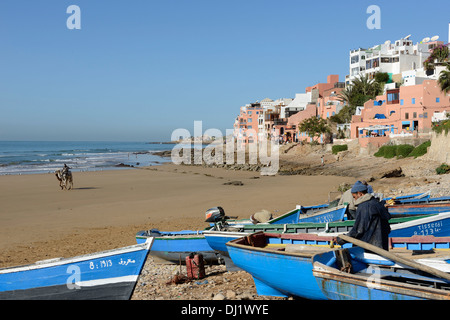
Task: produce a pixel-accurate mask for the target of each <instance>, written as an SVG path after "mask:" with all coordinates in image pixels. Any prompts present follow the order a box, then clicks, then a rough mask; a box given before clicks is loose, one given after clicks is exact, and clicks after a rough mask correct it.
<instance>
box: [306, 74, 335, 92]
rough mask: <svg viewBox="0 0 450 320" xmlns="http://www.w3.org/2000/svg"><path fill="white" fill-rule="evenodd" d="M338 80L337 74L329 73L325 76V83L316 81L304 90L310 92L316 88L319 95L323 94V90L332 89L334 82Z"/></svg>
mask: <svg viewBox="0 0 450 320" xmlns="http://www.w3.org/2000/svg"><path fill="white" fill-rule="evenodd" d="M338 82H339V75H337V74H330V75H329V76H328V77H327V82H326V83H317V84H315V85H313V86H311V87H306V92H311V91H312V90H314V89H316V90H317V91H318V92H319V97H323V96H324V92H325V91H326V90H329V89H333V88H334V87H335V85H336V83H338Z"/></svg>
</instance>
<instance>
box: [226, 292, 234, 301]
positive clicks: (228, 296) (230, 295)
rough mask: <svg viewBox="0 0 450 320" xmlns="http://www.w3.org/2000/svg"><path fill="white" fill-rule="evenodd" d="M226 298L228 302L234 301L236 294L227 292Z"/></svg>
mask: <svg viewBox="0 0 450 320" xmlns="http://www.w3.org/2000/svg"><path fill="white" fill-rule="evenodd" d="M226 297H227V299H228V300H232V299H235V298H236V292H234V291H233V290H227V292H226Z"/></svg>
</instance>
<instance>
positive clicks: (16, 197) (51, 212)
mask: <svg viewBox="0 0 450 320" xmlns="http://www.w3.org/2000/svg"><path fill="white" fill-rule="evenodd" d="M306 151H307V150H306ZM306 151H305V147H301V146H297V147H295V148H293V149H291V150H290V151H289V152H288V153H286V154H282V156H281V158H282V161H283V166H282V168H281V169H280V172H279V173H278V174H277V175H275V176H262V175H260V173H259V172H256V171H246V170H238V169H232V170H230V168H228V169H225V168H212V167H203V166H187V165H174V164H164V165H158V166H150V167H143V168H134V169H122V170H110V171H95V172H74V189H73V190H70V191H62V190H61V189H60V188H59V185H58V181H57V179H56V177H55V176H54V174H50V173H48V174H29V175H3V176H0V203H1V207H0V221H1V222H2V223H1V224H0V248H1V251H0V252H1V253H0V267H9V266H15V265H22V264H28V263H33V262H35V261H38V260H44V259H51V258H56V257H72V256H76V255H81V254H87V253H92V252H98V251H103V250H108V249H114V248H119V247H123V246H128V245H133V244H135V243H136V242H135V234H136V232H137V231H140V230H145V229H150V228H158V229H160V230H162V231H176V230H185V229H203V228H205V227H207V225H208V224H207V223H205V222H204V220H205V211H206V210H207V209H209V208H212V207H215V206H221V207H223V208H224V210H225V212H226V214H227V215H229V216H237V217H239V218H248V217H249V216H250V215H251V214H253V213H255V212H256V211H259V210H262V209H265V210H269V211H270V212H272V213H273V215H274V216H278V215H281V214H283V213H285V212H287V211H289V210H291V209H293V208H295V206H296V205H305V206H306V205H315V204H320V203H324V202H327V201H328V200H330V199H331V200H333V199H334V198H335V197H336V196H337V195H338V193H337V190H338V187H339V185H341V184H343V183H347V184H353V183H354V182H355V181H356V180H357V179H367V180H368V181H370V183H371V185H372V186H373V187H374V189H375V190H376V191H377V192H382V193H384V194H385V195H395V194H402V193H403V194H408V193H418V192H426V191H430V192H431V194H432V196H439V195H448V194H449V193H450V179H449V178H448V175H443V176H437V175H436V174H435V172H434V168H436V166H437V164H438V163H437V162H433V161H430V160H426V159H413V158H409V159H400V160H397V159H389V160H387V159H382V158H381V159H380V158H376V157H373V156H361V155H358V154H356V153H352V154H349V155H347V156H346V158H345V159H344V160H340V159H338V158H337V157H335V156H333V155H331V154H330V153H328V152H325V151H324V150H323V149H322V148H321V147H318V148H316V149H314V150H309V151H307V152H306ZM321 154H325V164H324V165H322V164H321V161H320V156H321ZM396 168H401V169H400V170H401V171H402V175H401V176H400V177H386V176H385V173H386V172H391V171H392V170H393V169H396ZM235 182H237V183H235ZM174 270H175V269H174V268H173V267H158V266H156V265H155V262H154V261H153V260H152V258H149V261H148V262H147V266H146V268H145V270H144V271H143V273H144V274H143V277H142V279H141V280H140V282H139V283H138V286H137V288H136V290H135V294H134V296H133V299H138V300H153V299H158V300H160V299H164V300H167V299H189V300H190V299H195V300H198V299H213V297H214V298H215V297H216V296H217V295H218V294H222V293H223V295H225V296H226V298H225V299H253V300H260V299H266V298H264V297H261V296H258V295H257V294H256V290H255V287H254V284H253V281H252V279H251V277H250V275H249V274H247V273H245V272H243V271H241V272H238V273H230V272H226V269H225V268H224V266H217V267H209V269H207V275H208V278H207V280H208V283H209V284H208V288H207V287H205V286H203V287H202V286H195V285H193V284H184V285H181V286H171V287H170V288H169V287H167V284H166V283H167V281H168V279H170V277H171V276H173V275H174V272H175V271H174ZM230 297H232V298H230Z"/></svg>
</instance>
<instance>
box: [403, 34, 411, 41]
mask: <svg viewBox="0 0 450 320" xmlns="http://www.w3.org/2000/svg"><path fill="white" fill-rule="evenodd" d="M409 37H411V35H410V34H409V35H407V36H406V37H404V38H403V40H408V39H409Z"/></svg>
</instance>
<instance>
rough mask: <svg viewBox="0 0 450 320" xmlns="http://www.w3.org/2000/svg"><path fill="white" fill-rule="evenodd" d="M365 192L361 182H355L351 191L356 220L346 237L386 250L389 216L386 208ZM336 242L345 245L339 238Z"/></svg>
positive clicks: (389, 229) (387, 245)
mask: <svg viewBox="0 0 450 320" xmlns="http://www.w3.org/2000/svg"><path fill="white" fill-rule="evenodd" d="M367 191H368V190H367V185H365V184H363V183H362V182H361V181H356V183H355V184H354V185H353V187H352V189H351V192H352V195H353V198H354V199H355V206H356V219H355V224H354V225H353V228H352V229H351V230H350V231H349V233H348V234H347V236H350V237H352V238H355V239H359V240H361V241H364V242H367V243H370V244H372V245H374V246H377V247H380V248H382V249H384V250H388V249H389V233H390V232H391V228H390V226H389V219H390V218H391V215H390V214H389V212H388V210H387V209H386V207H385V206H384V205H383V204H382V203H381V202H380V201H378V200H377V199H376V198H374V197H373V196H372V195H371V194H369V193H368V192H367ZM336 242H337V243H338V244H341V245H342V244H344V243H345V241H343V240H342V239H339V237H338V238H337V239H336Z"/></svg>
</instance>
